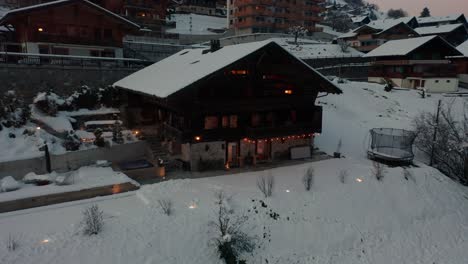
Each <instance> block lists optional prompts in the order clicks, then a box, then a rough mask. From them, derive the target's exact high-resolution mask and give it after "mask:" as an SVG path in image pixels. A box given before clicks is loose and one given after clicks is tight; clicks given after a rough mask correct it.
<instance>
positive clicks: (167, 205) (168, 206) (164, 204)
mask: <svg viewBox="0 0 468 264" xmlns="http://www.w3.org/2000/svg"><path fill="white" fill-rule="evenodd" d="M158 204H159V207H161V210H162V211H163V213H164V214H165V215H171V214H172V201H171V200H169V199H160V200H158Z"/></svg>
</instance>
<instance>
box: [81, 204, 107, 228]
mask: <svg viewBox="0 0 468 264" xmlns="http://www.w3.org/2000/svg"><path fill="white" fill-rule="evenodd" d="M81 224H82V225H83V234H84V235H87V236H91V235H97V234H99V233H100V232H101V231H102V228H103V225H104V218H103V211H101V210H100V209H99V207H98V206H97V205H96V204H95V205H91V206H90V207H88V208H86V209H85V210H84V211H83V220H82V223H81Z"/></svg>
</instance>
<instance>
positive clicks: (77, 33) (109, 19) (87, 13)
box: [0, 0, 139, 57]
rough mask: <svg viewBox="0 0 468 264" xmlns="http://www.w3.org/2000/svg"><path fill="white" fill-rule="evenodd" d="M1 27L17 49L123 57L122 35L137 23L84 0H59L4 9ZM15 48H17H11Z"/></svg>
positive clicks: (21, 50) (33, 51) (136, 26)
mask: <svg viewBox="0 0 468 264" xmlns="http://www.w3.org/2000/svg"><path fill="white" fill-rule="evenodd" d="M0 26H5V27H7V28H8V29H10V30H11V31H12V32H13V36H14V37H13V40H12V41H14V42H15V43H18V46H19V47H20V50H19V51H20V52H25V53H34V54H38V53H39V54H59V55H76V56H95V57H122V56H123V54H122V53H123V52H122V46H123V42H122V41H123V36H124V35H125V34H126V33H129V32H132V31H135V30H139V26H138V25H137V24H135V23H133V22H131V21H129V20H127V19H125V18H123V17H121V16H119V15H117V14H115V13H112V12H111V11H109V10H107V9H105V8H103V7H101V6H99V5H96V4H94V3H92V2H89V1H86V0H58V1H53V2H48V3H43V4H39V5H33V6H28V7H23V8H18V9H13V10H11V11H9V12H7V13H6V14H5V15H4V16H3V17H2V18H1V19H0ZM14 51H18V50H14Z"/></svg>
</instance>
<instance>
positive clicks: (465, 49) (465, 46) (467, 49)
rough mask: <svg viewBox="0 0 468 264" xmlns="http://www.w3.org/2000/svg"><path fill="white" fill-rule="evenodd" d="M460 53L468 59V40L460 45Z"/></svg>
mask: <svg viewBox="0 0 468 264" xmlns="http://www.w3.org/2000/svg"><path fill="white" fill-rule="evenodd" d="M457 49H458V51H460V52H461V53H463V55H465V57H468V40H467V41H465V42H463V43H462V44H460V46H458V47H457Z"/></svg>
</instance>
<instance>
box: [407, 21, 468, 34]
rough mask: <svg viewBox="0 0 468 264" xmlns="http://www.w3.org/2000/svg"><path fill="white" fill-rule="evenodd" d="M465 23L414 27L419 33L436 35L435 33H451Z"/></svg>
mask: <svg viewBox="0 0 468 264" xmlns="http://www.w3.org/2000/svg"><path fill="white" fill-rule="evenodd" d="M463 26H464V25H463V24H448V25H441V26H432V27H418V28H416V29H414V30H415V31H416V32H418V34H419V35H421V36H424V35H435V34H443V33H450V32H452V31H454V30H455V29H457V28H459V27H463Z"/></svg>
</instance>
